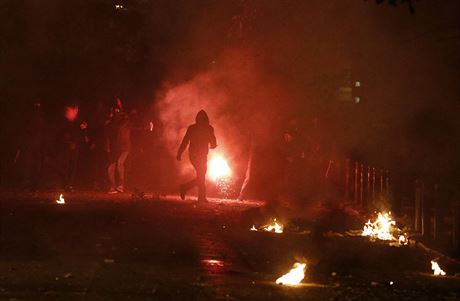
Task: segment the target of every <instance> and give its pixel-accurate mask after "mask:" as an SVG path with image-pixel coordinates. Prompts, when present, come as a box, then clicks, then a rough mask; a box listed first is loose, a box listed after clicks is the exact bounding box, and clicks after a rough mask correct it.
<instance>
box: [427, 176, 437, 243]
mask: <svg viewBox="0 0 460 301" xmlns="http://www.w3.org/2000/svg"><path fill="white" fill-rule="evenodd" d="M438 189H439V187H438V184H434V191H433V236H432V238H433V241H436V240H437V239H438V237H439V235H438V234H439V216H438V214H439V212H438V201H439V195H438ZM428 212H430V213H431V210H429V209H428Z"/></svg>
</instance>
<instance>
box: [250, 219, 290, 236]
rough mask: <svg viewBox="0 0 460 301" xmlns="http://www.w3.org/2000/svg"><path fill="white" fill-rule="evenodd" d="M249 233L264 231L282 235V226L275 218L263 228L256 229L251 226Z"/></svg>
mask: <svg viewBox="0 0 460 301" xmlns="http://www.w3.org/2000/svg"><path fill="white" fill-rule="evenodd" d="M249 230H251V231H259V230H262V231H266V232H274V233H283V231H284V225H283V224H282V223H280V222H278V221H277V220H276V218H274V219H273V221H272V222H271V223H269V224H267V225H265V226H262V227H260V228H256V226H255V225H252V227H251V229H249Z"/></svg>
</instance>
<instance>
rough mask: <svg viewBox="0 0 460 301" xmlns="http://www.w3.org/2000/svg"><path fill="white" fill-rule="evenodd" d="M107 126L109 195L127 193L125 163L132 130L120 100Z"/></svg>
mask: <svg viewBox="0 0 460 301" xmlns="http://www.w3.org/2000/svg"><path fill="white" fill-rule="evenodd" d="M106 125H107V127H108V129H107V134H108V135H107V136H108V137H107V138H108V139H107V145H106V150H107V153H108V157H109V167H108V170H107V172H108V176H109V182H110V190H109V194H115V193H119V192H125V162H126V159H127V158H128V154H129V151H130V148H131V128H130V122H129V117H128V115H127V114H126V113H125V112H123V110H122V105H121V100H120V99H117V105H116V106H115V108H114V109H113V112H112V116H111V118H110V119H109V121H107V124H106ZM117 172H118V173H117ZM117 175H118V185H117Z"/></svg>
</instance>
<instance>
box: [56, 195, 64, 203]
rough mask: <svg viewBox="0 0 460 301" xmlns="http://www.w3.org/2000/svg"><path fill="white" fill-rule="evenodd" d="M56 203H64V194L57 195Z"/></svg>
mask: <svg viewBox="0 0 460 301" xmlns="http://www.w3.org/2000/svg"><path fill="white" fill-rule="evenodd" d="M56 203H57V204H65V199H64V196H63V195H62V193H61V195H60V196H59V199H57V200H56Z"/></svg>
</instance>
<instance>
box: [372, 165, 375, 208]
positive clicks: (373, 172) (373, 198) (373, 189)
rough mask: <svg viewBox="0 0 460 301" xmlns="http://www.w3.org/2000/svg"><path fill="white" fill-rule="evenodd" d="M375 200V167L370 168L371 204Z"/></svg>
mask: <svg viewBox="0 0 460 301" xmlns="http://www.w3.org/2000/svg"><path fill="white" fill-rule="evenodd" d="M374 200H375V167H372V202H373V201H374Z"/></svg>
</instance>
